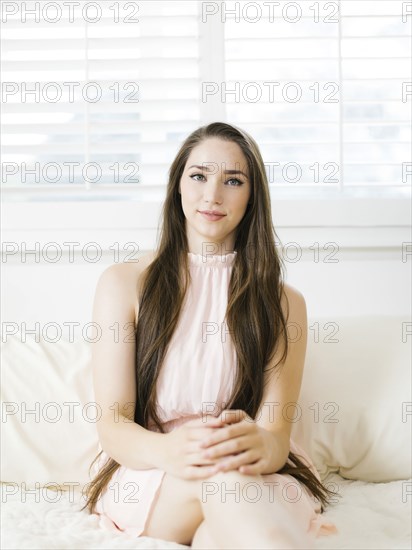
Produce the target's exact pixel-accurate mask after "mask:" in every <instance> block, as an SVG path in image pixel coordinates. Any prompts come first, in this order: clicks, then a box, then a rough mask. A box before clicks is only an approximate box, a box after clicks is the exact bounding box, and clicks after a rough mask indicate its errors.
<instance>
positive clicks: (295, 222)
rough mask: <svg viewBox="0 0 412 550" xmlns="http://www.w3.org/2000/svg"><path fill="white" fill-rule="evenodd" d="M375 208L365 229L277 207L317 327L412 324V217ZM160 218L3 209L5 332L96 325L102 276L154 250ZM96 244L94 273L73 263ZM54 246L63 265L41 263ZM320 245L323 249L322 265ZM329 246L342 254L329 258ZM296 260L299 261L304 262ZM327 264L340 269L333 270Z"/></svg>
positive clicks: (138, 209)
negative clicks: (409, 320) (321, 323)
mask: <svg viewBox="0 0 412 550" xmlns="http://www.w3.org/2000/svg"><path fill="white" fill-rule="evenodd" d="M369 206H370V208H369V216H367V219H366V218H365V216H364V210H363V211H362V210H361V209H360V210H359V211H357V209H356V207H354V203H351V202H347V203H345V202H344V201H341V202H340V203H339V204H338V203H337V202H336V203H335V202H333V201H332V202H327V201H323V202H322V201H319V200H318V201H312V202H309V201H307V203H306V205H303V206H302V204H300V205H296V202H293V201H288V200H285V201H281V200H278V201H276V203H275V204H274V205H273V220H274V226H275V229H276V231H277V234H278V236H279V238H280V240H281V241H282V244H283V245H284V246H285V247H286V251H285V249H284V253H285V254H286V256H285V260H286V266H287V281H288V282H289V283H290V284H292V285H293V286H295V287H296V288H298V289H299V290H300V291H301V292H302V293H303V294H304V296H305V298H306V303H307V307H308V315H309V317H310V318H311V319H316V318H317V317H325V316H330V318H331V321H333V319H334V318H336V317H338V316H346V315H369V314H372V315H380V314H385V315H410V314H411V304H412V297H411V288H412V285H411V282H412V281H411V265H412V246H411V240H412V239H411V230H410V225H409V223H410V222H409V220H410V217H409V216H410V214H409V207H408V206H407V205H406V204H405V202H401V201H400V202H396V201H395V202H393V203H392V204H389V207H388V203H385V204H383V203H382V204H381V203H376V204H372V203H370V204H369ZM371 212H372V214H371ZM159 213H160V204H157V205H153V204H149V203H141V202H139V203H138V202H133V201H129V202H115V203H107V202H94V203H90V202H86V203H64V202H55V203H4V204H3V235H2V241H3V257H2V305H1V314H2V327H3V331H4V328H5V326H6V325H5V323H18V324H20V323H23V322H26V323H27V328H34V323H35V322H38V323H40V327H41V330H43V327H44V325H45V324H46V323H59V324H60V325H61V326H62V330H63V331H65V332H66V333H67V334H68V331H69V329H68V327H67V325H63V323H68V322H75V323H80V328H83V326H84V325H85V324H86V323H87V322H89V321H91V314H92V303H93V297H94V291H95V286H96V282H97V279H98V277H99V274H100V273H101V272H102V271H103V270H104V269H105V267H106V266H108V265H110V264H113V263H115V262H116V261H124V259H125V258H126V252H125V251H122V247H123V245H124V244H125V243H127V242H129V243H134V244H133V245H132V247H131V248H130V249H129V250H128V252H129V253H132V252H133V250H134V251H135V254H134V257H135V258H137V259H138V258H139V257H140V256H141V255H142V254H144V253H145V252H146V251H147V250H149V249H152V248H155V246H156V235H157V231H156V230H157V223H158V219H159ZM374 216H375V217H376V219H374ZM343 220H346V222H344V221H343ZM347 220H349V221H347ZM377 221H379V224H380V225H378V223H377ZM299 224H300V226H299ZM92 241H93V242H96V243H98V245H99V246H100V247H101V251H102V257H101V259H100V260H99V261H97V262H96V263H93V262H91V261H87V255H86V253H83V254H82V253H81V252H77V253H76V254H75V255H74V257H73V258H70V257H69V254H68V251H69V246H68V245H64V244H63V243H67V242H77V243H80V244H79V245H78V246H77V247H75V249H76V250H78V251H80V250H82V249H83V250H86V248H85V247H86V244H87V243H90V242H92ZM36 242H37V243H38V245H37V248H38V251H39V255H40V258H37V260H36V258H35V255H33V254H27V255H26V259H27V261H26V262H25V263H24V262H23V261H22V259H24V255H23V256H22V254H21V250H22V246H23V243H26V246H27V248H28V249H30V248H31V249H34V248H35V243H36ZM52 242H55V243H57V244H58V246H59V247H60V249H61V250H62V252H63V254H62V257H61V259H60V260H59V261H57V262H56V263H52V262H51V261H47V258H49V259H51V258H52V257H53V254H54V248H53V247H52V248H50V249H49V256H47V254H46V253H44V257H45V258H46V260H45V259H44V257H43V255H42V254H43V250H44V246H45V245H46V244H47V243H52ZM115 242H118V243H119V246H120V256H119V258H118V259H116V257H115V256H114V252H113V250H110V248H109V247H113V244H114V243H115ZM13 243H14V244H13ZM291 243H297V244H296V245H294V244H291ZM314 243H319V258H317V257H316V256H315V251H314V250H313V246H314ZM327 243H334V244H332V245H331V246H332V247H329V248H326V249H324V246H325V245H326V244H327ZM13 247H14V249H15V253H13V252H12V251H13ZM309 247H312V249H311V248H309ZM333 247H335V249H336V252H335V253H334V254H333V255H332V252H333V251H334V249H333ZM402 250H403V255H402ZM408 252H409V254H408ZM90 253H92V250H90ZM296 253H298V255H300V254H301V257H300V258H299V259H298V261H295V257H296ZM328 257H329V259H337V260H338V261H337V262H335V263H333V262H328V261H327V259H328ZM75 330H76V331H78V330H79V328H76V329H75ZM76 334H77V333H76ZM52 335H53V329H50V334H49V336H50V337H52Z"/></svg>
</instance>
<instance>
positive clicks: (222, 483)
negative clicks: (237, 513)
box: [197, 470, 261, 504]
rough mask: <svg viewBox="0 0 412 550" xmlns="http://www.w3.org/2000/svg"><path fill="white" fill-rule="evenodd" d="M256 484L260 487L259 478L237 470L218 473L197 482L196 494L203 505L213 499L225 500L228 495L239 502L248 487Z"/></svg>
mask: <svg viewBox="0 0 412 550" xmlns="http://www.w3.org/2000/svg"><path fill="white" fill-rule="evenodd" d="M254 483H256V484H257V485H259V487H260V486H261V476H260V475H259V476H256V475H245V474H241V473H240V472H239V471H237V470H229V471H227V472H218V473H217V474H214V475H212V476H210V477H209V478H207V479H202V480H201V481H198V486H197V494H198V498H199V500H200V502H202V503H203V504H205V503H206V502H208V500H209V501H210V502H212V501H213V499H216V498H218V499H223V500H225V499H227V498H229V496H230V495H232V496H231V498H232V499H234V500H235V501H239V499H240V498H241V495H242V494H244V493H245V491H246V490H248V488H249V487H250V485H251V484H252V485H253V484H254Z"/></svg>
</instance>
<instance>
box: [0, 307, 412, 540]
mask: <svg viewBox="0 0 412 550" xmlns="http://www.w3.org/2000/svg"><path fill="white" fill-rule="evenodd" d="M314 323H319V325H318V327H320V328H321V329H322V330H323V332H322V330H321V331H320V333H319V334H320V335H321V337H320V338H319V339H318V338H316V336H315V335H316V331H314V330H310V335H309V341H308V350H307V359H306V366H305V374H304V380H303V384H302V389H301V395H300V399H299V406H300V412H301V413H302V414H301V416H300V418H299V419H298V421H297V422H296V423H295V425H294V428H293V431H292V436H293V437H294V438H295V440H296V441H297V442H298V443H299V444H301V445H302V446H303V447H304V448H305V450H306V451H307V452H308V453H309V454H310V455H311V457H312V458H313V460H314V462H315V464H316V466H317V468H318V470H319V472H320V474H321V477H322V479H323V480H324V481H325V483H328V484H329V483H333V484H335V485H334V487H335V488H338V490H339V492H340V494H341V498H340V499H338V500H337V501H336V502H334V503H332V504H331V505H330V506H329V508H328V509H327V511H326V513H325V517H326V518H329V519H330V520H331V521H333V522H334V523H335V524H336V526H337V528H338V530H339V534H337V535H330V536H327V537H321V538H319V539H317V541H316V548H320V549H321V548H324V549H326V548H328V549H329V548H330V549H334V548H348V549H349V548H353V549H364V548H365V549H366V548H370V549H372V548H373V549H375V548H379V549H405V548H411V546H412V543H411V516H412V514H411V501H412V479H411V424H412V421H411V416H412V407H411V396H410V388H411V366H410V350H411V345H410V341H411V339H412V336H410V334H411V333H412V324H411V322H410V320H409V319H408V318H406V317H405V318H401V317H380V318H377V317H353V318H350V317H345V318H339V319H334V320H331V319H310V320H309V326H312V327H313V326H314ZM327 323H334V325H327ZM331 327H332V328H333V329H334V335H333V337H332V338H331V337H325V336H322V334H324V335H325V334H329V335H331V334H332V330H331ZM336 329H337V331H336ZM316 340H319V341H316ZM333 340H335V341H333ZM89 367H90V347H89V345H88V344H86V343H85V342H81V341H77V342H73V343H70V342H69V341H67V340H63V339H61V340H59V341H58V342H56V343H51V342H46V341H44V340H43V339H40V341H39V342H36V341H35V338H34V337H28V339H27V341H26V342H23V341H22V335H21V333H17V334H15V335H12V336H10V337H8V338H7V339H6V341H5V342H3V343H2V375H3V376H2V394H1V400H2V424H1V430H2V446H1V459H2V460H1V481H2V484H1V491H2V512H1V519H2V533H1V548H4V549H20V548H22V549H23V548H24V549H26V548H27V549H29V548H30V549H66V548H67V549H69V548H70V549H87V548H185V547H184V546H181V545H178V544H174V543H168V542H166V541H161V540H156V539H151V538H140V539H133V538H130V537H128V536H127V535H124V534H122V533H119V534H117V533H112V532H109V531H105V530H103V529H102V528H101V527H99V520H98V517H97V516H96V515H92V516H91V515H89V514H88V513H87V512H86V511H80V508H81V506H82V505H83V504H84V500H83V498H82V496H81V492H79V491H78V490H77V491H67V490H62V489H68V487H70V486H71V487H77V489H78V488H81V487H82V486H84V485H85V484H86V483H87V482H88V480H89V478H88V471H87V470H88V466H89V464H90V462H91V460H92V459H93V458H94V456H95V454H96V452H97V435H96V430H95V426H94V423H93V422H92V421H90V418H91V415H90V414H89V413H90V410H91V409H90V405H87V404H90V403H93V402H94V398H93V392H92V383H91V372H90V368H89ZM34 388H35V391H34ZM36 402H38V403H39V405H36ZM68 403H76V404H77V405H74V406H73V407H72V411H74V413H73V414H74V415H73V417H71V418H70V416H69V414H68V411H69V409H70V407H69V406H68ZM24 407H26V409H27V410H26V413H28V414H27V416H24V410H25V409H24ZM36 407H37V409H36ZM30 409H31V410H34V411H37V410H38V411H39V416H38V418H36V414H37V412H36V413H35V414H32V415H30V413H29V410H30ZM59 411H60V413H61V416H60V417H59V418H58V414H59ZM76 411H77V412H76ZM86 411H89V412H86ZM56 415H57V416H56ZM23 418H24V420H25V422H22V419H23ZM56 418H58V420H57V421H56V420H55V419H56ZM86 420H87V421H86ZM69 480H70V481H69ZM51 483H53V484H56V485H55V486H54V489H55V490H52V489H51V488H47V486H49V487H51V486H50V485H48V484H51ZM59 487H61V488H60V489H59ZM56 489H57V490H56Z"/></svg>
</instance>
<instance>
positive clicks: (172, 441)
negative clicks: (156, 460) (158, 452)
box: [160, 415, 225, 480]
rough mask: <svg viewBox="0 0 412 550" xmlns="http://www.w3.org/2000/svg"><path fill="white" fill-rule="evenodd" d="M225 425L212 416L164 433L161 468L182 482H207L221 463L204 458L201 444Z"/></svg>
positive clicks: (192, 421) (196, 419) (188, 422)
mask: <svg viewBox="0 0 412 550" xmlns="http://www.w3.org/2000/svg"><path fill="white" fill-rule="evenodd" d="M224 425H225V424H224V423H223V422H222V420H220V419H219V418H216V417H215V416H212V415H203V416H202V417H200V418H195V419H193V420H188V421H187V422H185V423H184V424H182V425H181V426H178V427H177V428H174V429H173V430H172V431H170V432H168V433H166V434H164V436H165V437H164V438H163V448H162V459H161V465H160V467H161V468H162V469H163V470H164V471H165V472H167V473H169V474H171V475H173V476H175V477H180V478H182V479H187V480H192V479H204V478H207V477H209V476H211V475H213V474H214V473H216V471H217V470H216V465H217V464H218V463H219V460H211V459H208V458H203V457H202V456H201V453H202V451H203V450H204V449H203V448H202V447H200V444H201V443H202V441H203V440H204V439H205V438H206V437H207V436H208V435H211V434H212V433H214V432H215V431H216V430H218V429H219V428H221V427H223V426H224Z"/></svg>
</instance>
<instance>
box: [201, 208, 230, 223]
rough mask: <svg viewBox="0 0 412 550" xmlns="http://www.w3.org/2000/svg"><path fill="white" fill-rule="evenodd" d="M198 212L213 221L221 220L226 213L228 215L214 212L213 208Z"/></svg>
mask: <svg viewBox="0 0 412 550" xmlns="http://www.w3.org/2000/svg"><path fill="white" fill-rule="evenodd" d="M198 212H199V214H201V215H202V216H203V217H204V218H205V219H206V220H208V221H211V222H215V221H218V220H221V219H222V218H224V217H225V215H226V214H219V213H216V212H213V211H211V210H204V211H201V210H198Z"/></svg>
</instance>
